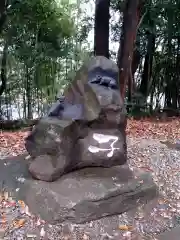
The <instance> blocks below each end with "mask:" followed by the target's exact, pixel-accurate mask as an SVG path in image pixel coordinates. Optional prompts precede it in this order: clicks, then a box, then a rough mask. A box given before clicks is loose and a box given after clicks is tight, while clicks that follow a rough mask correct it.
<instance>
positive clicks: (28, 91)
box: [26, 66, 33, 119]
mask: <svg viewBox="0 0 180 240" xmlns="http://www.w3.org/2000/svg"><path fill="white" fill-rule="evenodd" d="M31 90H32V89H31V79H30V74H29V69H28V67H27V66H26V99H27V117H28V119H32V118H33V114H32V96H31Z"/></svg>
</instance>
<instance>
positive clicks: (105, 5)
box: [94, 0, 110, 58]
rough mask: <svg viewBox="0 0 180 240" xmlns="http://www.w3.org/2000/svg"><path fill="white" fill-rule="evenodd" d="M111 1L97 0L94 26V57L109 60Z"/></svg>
mask: <svg viewBox="0 0 180 240" xmlns="http://www.w3.org/2000/svg"><path fill="white" fill-rule="evenodd" d="M109 7H110V0H96V6H95V26H94V55H95V56H105V57H107V58H109V18H110V15H109Z"/></svg>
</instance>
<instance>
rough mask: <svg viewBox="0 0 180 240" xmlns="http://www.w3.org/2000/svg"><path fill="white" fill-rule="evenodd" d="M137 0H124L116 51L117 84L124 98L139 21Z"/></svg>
mask: <svg viewBox="0 0 180 240" xmlns="http://www.w3.org/2000/svg"><path fill="white" fill-rule="evenodd" d="M139 8H140V4H139V0H126V2H125V8H124V15H123V25H122V33H121V38H120V47H119V51H118V67H119V85H120V92H121V96H122V98H123V99H124V97H125V92H126V85H127V82H128V78H129V75H130V71H131V63H132V57H133V50H134V42H135V39H136V32H137V26H138V22H139Z"/></svg>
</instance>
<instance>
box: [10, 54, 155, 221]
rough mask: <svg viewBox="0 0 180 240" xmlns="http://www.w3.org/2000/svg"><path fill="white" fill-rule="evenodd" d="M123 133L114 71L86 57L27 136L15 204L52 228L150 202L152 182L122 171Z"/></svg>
mask: <svg viewBox="0 0 180 240" xmlns="http://www.w3.org/2000/svg"><path fill="white" fill-rule="evenodd" d="M125 129H126V109H125V106H124V104H123V101H122V99H121V96H120V90H119V85H118V68H117V66H116V64H115V63H114V62H113V61H111V60H109V59H106V58H105V57H101V56H98V57H93V58H91V59H90V60H89V61H87V62H86V63H84V64H83V66H82V67H81V68H80V70H79V71H78V72H77V74H76V77H75V79H74V80H73V81H72V83H71V84H70V85H69V86H68V87H67V89H66V90H65V92H64V96H63V97H60V98H59V100H58V101H57V102H56V103H55V104H54V105H53V106H52V107H51V109H50V111H49V113H48V116H46V117H44V118H42V119H41V120H40V121H39V122H38V124H37V125H36V126H35V127H34V128H33V130H32V132H31V133H30V135H29V136H28V137H27V138H26V141H25V146H26V149H27V151H28V153H29V154H30V156H31V161H30V163H29V166H28V171H29V173H30V176H31V177H29V178H27V174H24V175H23V173H22V174H21V177H22V176H25V178H26V180H25V182H24V183H23V184H21V186H20V187H19V189H20V191H19V194H21V199H24V201H25V202H26V203H27V204H28V206H29V208H30V210H31V211H32V212H33V213H35V214H37V213H38V214H39V215H40V216H41V217H42V218H43V219H44V220H46V221H48V222H53V223H54V222H66V221H70V222H74V223H84V222H88V221H91V220H95V219H99V218H102V217H105V216H109V215H115V214H116V215H118V214H120V213H123V212H125V211H128V210H129V209H132V208H135V207H136V206H137V205H138V204H141V203H146V202H147V201H148V200H151V199H153V198H154V197H155V196H156V194H157V189H156V185H155V184H154V182H153V180H152V178H151V176H150V175H149V174H148V173H143V172H141V171H140V170H137V169H136V170H134V171H131V170H130V169H129V167H128V164H127V146H126V133H125ZM17 169H19V168H17ZM13 172H14V171H13ZM7 174H8V173H7ZM7 174H6V175H7ZM39 180H41V181H39ZM21 189H22V191H21Z"/></svg>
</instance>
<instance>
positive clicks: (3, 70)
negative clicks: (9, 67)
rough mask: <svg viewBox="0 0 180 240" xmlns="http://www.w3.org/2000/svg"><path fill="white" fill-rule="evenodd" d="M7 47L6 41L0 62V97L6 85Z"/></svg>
mask: <svg viewBox="0 0 180 240" xmlns="http://www.w3.org/2000/svg"><path fill="white" fill-rule="evenodd" d="M8 46H9V42H8V41H6V42H5V44H4V49H3V55H2V60H1V82H2V83H1V86H0V96H1V95H2V94H3V92H4V91H5V90H6V83H7V77H6V64H7V52H8Z"/></svg>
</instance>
